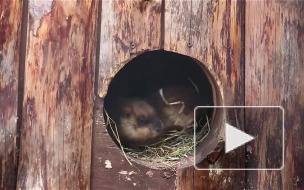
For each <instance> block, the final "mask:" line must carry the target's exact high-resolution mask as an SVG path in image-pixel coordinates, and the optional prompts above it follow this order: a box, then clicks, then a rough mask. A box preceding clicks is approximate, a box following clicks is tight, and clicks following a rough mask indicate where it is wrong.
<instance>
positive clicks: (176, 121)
mask: <svg viewBox="0 0 304 190" xmlns="http://www.w3.org/2000/svg"><path fill="white" fill-rule="evenodd" d="M149 102H150V103H151V105H153V106H154V107H155V108H156V110H157V112H158V113H159V114H160V118H161V119H162V121H163V122H164V125H165V129H164V131H166V132H168V131H172V130H177V131H184V130H185V129H187V128H188V127H193V126H194V108H195V107H196V106H204V105H207V100H206V99H205V98H204V97H202V96H200V94H199V93H198V92H197V91H196V89H194V88H189V87H167V88H161V89H159V90H158V91H157V92H155V93H153V94H152V95H151V97H150V100H149ZM205 114H206V111H205V109H199V110H198V111H197V112H196V119H195V120H197V119H198V118H202V117H204V116H205Z"/></svg>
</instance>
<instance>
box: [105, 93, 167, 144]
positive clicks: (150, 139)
mask: <svg viewBox="0 0 304 190" xmlns="http://www.w3.org/2000/svg"><path fill="white" fill-rule="evenodd" d="M110 117H111V118H112V119H113V120H114V121H115V122H116V125H117V130H118V134H119V138H120V141H121V142H122V144H123V145H124V146H127V147H138V146H141V145H148V144H151V143H155V142H157V141H158V140H159V139H160V137H161V136H162V135H163V129H164V124H163V122H162V121H161V119H160V118H159V116H158V113H157V112H156V110H155V109H154V107H153V106H151V105H150V104H149V103H148V102H147V101H145V100H142V99H133V98H119V99H118V100H117V101H116V103H115V104H114V105H113V109H112V113H111V115H110Z"/></svg>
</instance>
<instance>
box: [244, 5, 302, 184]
mask: <svg viewBox="0 0 304 190" xmlns="http://www.w3.org/2000/svg"><path fill="white" fill-rule="evenodd" d="M257 11H258V14H257ZM303 18H304V2H303V1H298V0H292V1H283V0H276V1H247V2H246V71H245V72H246V83H245V84H246V91H245V95H246V100H245V102H246V105H248V106H250V105H262V106H266V105H271V106H274V105H276V106H282V107H283V108H284V109H285V142H284V148H285V155H284V158H285V167H284V169H283V170H281V171H248V172H247V173H246V175H247V186H248V187H249V188H250V189H304V170H303V168H304V162H303V159H304V148H303V147H304V142H303V136H304V128H303V126H304V119H303V118H304V115H303V113H304V99H303V97H304V91H303V88H304V83H303V77H304V45H303V44H304V20H303ZM247 114H248V120H249V122H250V120H253V119H255V120H259V121H260V123H261V124H264V123H266V122H267V120H264V119H263V117H258V118H253V116H254V114H252V113H247V112H246V115H247ZM250 116H252V117H250ZM253 130H254V129H253ZM267 131H268V130H267ZM262 132H265V130H261V131H260V133H262ZM273 138H275V139H278V138H279V137H277V136H276V134H275V133H271V132H266V133H265V135H264V136H263V139H261V140H268V139H273ZM279 140H280V139H279ZM263 146H264V145H263V144H261V143H256V144H253V152H254V153H255V152H257V151H258V150H261V149H263V148H265V147H263ZM255 156H256V155H255ZM248 164H249V165H250V164H254V163H248ZM259 164H260V163H259Z"/></svg>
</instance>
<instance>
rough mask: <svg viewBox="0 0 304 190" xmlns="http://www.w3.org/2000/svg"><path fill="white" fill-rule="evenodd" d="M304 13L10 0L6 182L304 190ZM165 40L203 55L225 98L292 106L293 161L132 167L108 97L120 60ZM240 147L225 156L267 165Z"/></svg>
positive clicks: (3, 96) (256, 4)
mask: <svg viewBox="0 0 304 190" xmlns="http://www.w3.org/2000/svg"><path fill="white" fill-rule="evenodd" d="M302 18H304V2H303V1H301V0H290V1H287V0H286V1H285V0H276V1H249V0H248V1H243V0H237V1H230V0H227V1H223V0H215V1H212V0H192V1H184V0H113V1H94V0H81V1H77V0H69V1H62V0H48V1H38V0H24V1H22V0H15V1H10V0H2V1H1V2H0V189H14V188H15V187H17V188H18V189H34V188H38V189H89V188H90V187H91V188H92V189H117V188H123V189H148V188H149V189H175V188H177V189H186V190H187V189H244V188H246V189H270V188H272V189H304V173H303V169H302V168H304V165H303V163H304V162H303V161H302V160H303V159H304V148H303V147H304V142H303V141H302V138H301V137H303V136H304V129H303V126H304V119H303V118H304V115H303V113H304V98H303V97H304V91H303V90H302V89H303V88H304V83H303V81H302V79H303V77H304V76H303V75H304V74H303V73H304V45H303V44H304V20H303V19H302ZM21 21H22V22H21ZM157 49H164V50H166V51H173V52H177V53H180V54H184V55H188V56H191V57H193V58H196V59H197V60H198V61H200V62H202V64H204V65H205V66H206V67H207V68H208V70H209V72H210V73H211V74H213V75H214V77H215V80H216V83H217V84H218V86H219V89H220V93H221V95H222V96H223V100H224V102H223V103H224V105H248V106H250V105H275V106H283V108H284V109H285V142H284V143H285V144H284V147H285V155H284V158H285V167H284V169H283V170H281V171H246V172H243V171H218V172H214V171H197V170H194V168H193V167H188V168H177V169H176V171H174V170H173V171H172V170H154V169H150V168H149V167H146V166H143V165H141V164H138V163H135V162H133V164H134V166H130V165H129V164H128V163H127V161H126V160H125V158H124V157H123V155H122V153H121V151H120V150H119V149H118V148H117V147H116V145H115V144H114V143H113V142H112V140H111V139H110V137H109V136H108V133H107V131H106V129H105V126H104V118H103V111H102V110H103V98H104V96H105V95H106V92H107V88H108V85H109V83H110V82H111V79H112V78H113V77H114V76H115V74H116V73H117V72H118V71H119V69H120V68H122V67H123V66H124V65H125V64H126V63H127V62H128V61H129V60H130V59H132V58H134V57H135V56H137V55H139V54H141V53H142V52H144V51H148V50H157ZM95 72H96V74H95ZM95 78H96V80H95ZM94 87H95V92H96V95H97V94H98V95H100V98H98V97H96V101H95V104H94V102H93V101H94ZM93 107H94V109H93ZM230 115H231V113H228V117H229V116H230ZM246 116H247V118H239V119H238V122H240V123H242V124H244V126H245V123H246V122H247V123H248V121H251V120H252V119H253V118H252V117H253V116H252V115H251V114H250V112H247V114H246ZM93 120H94V128H93V133H92V123H93ZM261 122H266V121H263V119H262V118H261ZM246 129H247V130H248V131H250V130H251V129H250V128H249V127H248V126H246ZM261 132H262V131H261ZM263 138H265V139H264V140H267V139H272V138H275V135H274V133H267V134H266V135H264V137H263ZM260 146H261V145H259V144H258V143H256V144H252V148H253V152H254V151H255V150H258V149H259V148H263V147H260ZM91 147H92V149H91ZM235 154H236V158H237V159H231V157H230V155H224V156H223V157H222V159H220V160H221V161H219V162H218V163H217V164H218V165H221V166H225V167H227V166H232V167H237V166H247V167H249V166H251V164H255V163H251V162H249V163H246V165H245V163H244V162H243V161H242V160H243V159H244V157H245V150H244V149H240V150H238V151H236V152H235ZM91 155H92V156H91ZM91 160H92V162H91ZM106 160H109V161H110V162H111V163H112V168H111V169H107V168H105V164H104V162H105V161H106ZM205 164H207V163H205ZM211 167H212V166H211ZM122 170H124V171H127V172H132V171H133V172H135V173H132V175H124V174H121V173H119V172H121V171H122ZM147 172H148V173H147ZM151 172H152V173H153V176H152V175H150V174H151ZM148 174H149V175H148Z"/></svg>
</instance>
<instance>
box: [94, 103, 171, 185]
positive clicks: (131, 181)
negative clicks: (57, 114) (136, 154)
mask: <svg viewBox="0 0 304 190" xmlns="http://www.w3.org/2000/svg"><path fill="white" fill-rule="evenodd" d="M94 110H95V111H94V129H93V131H94V133H93V147H92V178H91V183H92V185H91V189H107V190H116V189H138V190H141V189H150V190H161V189H168V190H175V189H176V187H175V183H174V181H175V176H176V174H175V172H174V171H172V170H170V168H169V169H167V170H162V169H160V170H155V169H151V168H149V167H146V166H144V165H142V164H138V161H137V162H136V161H134V160H132V159H131V158H129V159H131V162H132V164H133V166H131V165H130V164H129V163H128V162H127V160H126V159H125V157H124V156H123V153H122V151H121V150H120V149H119V148H118V147H117V145H116V144H115V143H114V142H113V140H112V139H111V137H109V133H108V132H107V130H106V127H105V122H104V117H103V99H102V98H96V101H95V108H94ZM106 160H108V161H109V162H110V163H111V165H112V168H106V167H105V161H106ZM124 172H127V174H124ZM130 172H131V175H129V174H130ZM147 172H150V173H148V174H147Z"/></svg>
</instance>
